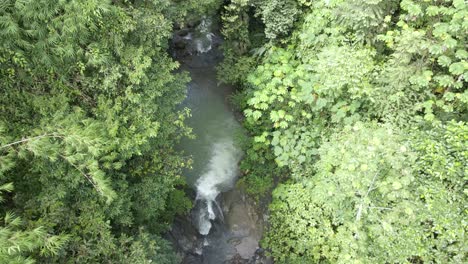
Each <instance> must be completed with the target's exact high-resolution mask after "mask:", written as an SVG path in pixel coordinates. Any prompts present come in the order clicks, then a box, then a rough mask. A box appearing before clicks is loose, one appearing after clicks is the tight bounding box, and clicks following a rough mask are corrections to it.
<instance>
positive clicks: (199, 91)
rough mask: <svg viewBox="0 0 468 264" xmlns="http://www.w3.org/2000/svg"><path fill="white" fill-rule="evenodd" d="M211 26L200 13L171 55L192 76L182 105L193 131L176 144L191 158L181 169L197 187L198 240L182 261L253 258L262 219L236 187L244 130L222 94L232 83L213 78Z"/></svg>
mask: <svg viewBox="0 0 468 264" xmlns="http://www.w3.org/2000/svg"><path fill="white" fill-rule="evenodd" d="M215 31H216V30H215V29H213V28H212V25H211V21H209V20H207V19H204V20H202V21H201V23H199V25H198V26H196V27H194V28H192V29H183V30H181V31H180V32H179V33H178V35H177V36H176V37H177V38H178V41H179V43H176V46H177V47H178V50H176V51H175V52H178V54H175V57H176V58H177V59H178V60H179V62H180V63H181V69H182V70H185V71H188V72H189V73H190V76H191V82H190V84H189V85H188V87H187V98H186V100H185V102H184V103H183V105H182V107H188V108H190V110H191V117H190V118H189V119H188V120H187V125H189V126H190V127H192V128H193V133H194V135H195V136H196V138H195V139H188V138H187V139H184V140H182V142H181V144H180V146H179V148H180V149H181V150H182V151H184V153H185V154H187V155H190V156H191V157H192V160H193V164H192V169H188V170H186V171H185V172H184V174H185V176H186V179H187V182H188V184H189V185H190V186H191V187H192V188H193V190H194V191H195V193H196V196H195V198H194V208H193V209H192V211H191V219H190V220H191V221H190V222H191V225H193V226H194V228H195V229H196V230H197V232H198V234H197V237H198V241H199V242H198V243H196V244H195V245H196V246H195V248H194V249H192V251H193V252H192V253H191V254H192V255H191V258H190V259H187V258H186V259H185V260H184V262H183V263H204V264H218V263H247V262H248V261H249V263H255V262H252V261H253V260H255V253H256V251H257V249H258V241H259V239H260V237H261V226H262V221H261V219H260V218H259V217H258V215H257V214H256V212H255V209H254V207H253V206H252V205H251V204H249V201H248V199H246V197H245V195H244V194H243V193H242V191H240V190H238V189H237V188H236V187H235V183H236V180H237V178H238V176H239V167H238V165H239V162H240V160H241V158H242V155H243V153H242V150H241V148H240V147H239V144H238V143H237V141H238V138H239V136H240V135H242V133H243V130H242V126H241V125H240V124H239V122H238V121H237V120H236V118H235V115H234V112H233V111H232V109H231V107H230V105H229V103H228V100H227V98H228V96H229V95H230V94H231V93H232V92H233V89H232V87H231V86H228V85H223V84H219V83H218V81H217V79H216V70H215V66H216V65H217V63H219V61H220V60H221V59H222V58H221V52H220V51H219V50H218V49H217V46H218V44H219V42H220V41H221V39H220V38H219V36H218V35H219V34H215V33H213V32H215ZM184 229H185V230H187V227H186V226H185V227H184ZM179 233H181V232H179ZM182 233H183V232H182ZM185 233H188V232H185ZM182 236H183V234H182ZM178 240H182V239H181V238H179V239H178ZM193 253H194V254H195V255H198V256H199V257H198V258H194V257H193V255H194V254H193Z"/></svg>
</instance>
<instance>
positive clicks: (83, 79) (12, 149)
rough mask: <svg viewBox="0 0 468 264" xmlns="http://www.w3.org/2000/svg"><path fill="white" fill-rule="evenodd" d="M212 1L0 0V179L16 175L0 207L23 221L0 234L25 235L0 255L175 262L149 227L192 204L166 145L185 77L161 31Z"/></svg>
mask: <svg viewBox="0 0 468 264" xmlns="http://www.w3.org/2000/svg"><path fill="white" fill-rule="evenodd" d="M219 5H220V1H218V0H206V1H110V0H106V1H97V0H85V1H52V0H40V1H30V0H26V1H16V0H7V1H2V3H0V93H1V95H0V181H1V182H13V183H14V184H15V195H14V196H13V195H12V196H8V197H6V199H5V204H4V207H5V210H3V208H2V210H0V212H1V213H2V215H3V214H6V213H7V212H14V213H15V214H16V215H18V216H21V219H22V220H23V221H22V222H21V225H14V226H11V225H9V224H8V223H4V225H2V227H4V229H2V230H5V232H2V234H5V236H4V237H2V242H4V238H5V239H8V238H9V237H10V236H11V237H14V236H15V234H19V235H21V237H24V242H18V243H24V245H26V247H25V246H24V245H23V244H21V245H20V246H21V250H18V251H17V252H16V251H15V252H16V253H15V252H13V251H11V252H7V251H4V250H3V249H2V253H1V254H3V255H2V257H4V256H5V258H7V257H8V258H10V257H11V261H13V259H17V261H19V262H21V260H22V259H24V260H26V259H30V260H31V261H33V260H36V261H37V262H39V263H127V262H128V261H130V262H135V263H149V262H150V260H153V263H154V262H158V263H175V262H176V260H175V259H174V258H173V256H170V255H171V254H173V252H172V251H169V247H168V245H167V242H165V241H164V239H162V238H161V237H160V236H158V234H160V233H161V232H163V231H165V230H167V228H168V226H169V225H170V224H171V221H172V219H173V218H174V216H175V215H176V214H182V213H184V212H186V211H187V210H188V208H189V207H190V206H191V204H190V201H189V199H188V198H187V197H185V195H184V192H183V191H182V189H183V188H184V182H183V180H182V178H181V176H180V175H181V172H182V169H183V168H184V166H185V165H184V164H186V163H185V158H183V157H182V156H181V155H180V154H179V153H177V151H175V149H174V145H175V144H176V143H177V142H178V140H179V139H180V138H181V137H184V136H187V135H188V134H190V129H189V128H187V127H186V126H185V125H184V120H185V118H186V117H187V116H188V115H189V113H188V111H187V110H181V111H177V110H176V109H177V108H176V107H177V106H178V105H179V104H180V103H181V102H182V100H183V99H184V98H185V90H186V83H187V82H188V80H189V78H188V75H187V74H185V73H177V72H176V70H177V68H178V66H179V65H178V63H177V62H175V61H173V60H172V59H171V58H170V57H169V55H168V54H167V49H168V38H169V37H170V36H171V35H172V25H174V24H183V23H185V22H187V20H190V19H193V17H192V16H197V15H199V14H204V13H210V14H211V13H214V10H215V9H217V8H218V7H219ZM15 221H16V222H19V220H15ZM16 222H15V223H16ZM149 234H153V235H149ZM62 235H63V236H66V237H67V238H69V239H68V240H67V243H61V242H60V241H59V240H58V238H60V237H62ZM54 241H55V242H54ZM10 242H11V241H10V240H8V241H5V243H10ZM59 242H60V243H59ZM54 243H55V244H54ZM10 247H14V245H6V244H5V248H10ZM121 247H122V248H121ZM2 248H4V247H3V245H2ZM42 248H44V252H46V251H47V252H49V251H50V252H52V253H54V254H49V253H47V254H45V253H41V252H42ZM47 248H48V249H47ZM123 248H125V250H123ZM4 252H6V253H5V254H7V255H5V254H4ZM10 253H12V254H10ZM8 260H10V259H8ZM0 262H2V263H3V262H5V263H10V262H9V261H3V259H2V260H0Z"/></svg>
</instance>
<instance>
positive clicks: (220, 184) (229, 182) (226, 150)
mask: <svg viewBox="0 0 468 264" xmlns="http://www.w3.org/2000/svg"><path fill="white" fill-rule="evenodd" d="M240 155H241V152H240V150H239V149H238V148H237V147H236V146H235V145H234V142H233V139H232V138H227V139H221V140H219V141H218V142H215V143H213V144H212V145H211V157H210V160H209V162H208V164H207V167H206V172H204V173H203V174H202V175H201V176H200V178H198V180H197V181H196V190H197V200H200V201H202V202H203V204H205V205H206V206H205V207H202V208H200V212H199V219H198V230H199V232H200V234H202V235H207V234H208V233H209V232H210V229H211V226H212V223H211V221H212V220H215V219H216V216H217V215H218V217H219V218H220V219H221V220H223V214H222V210H221V208H220V206H219V204H218V203H217V201H216V197H218V195H219V194H220V193H221V192H222V191H227V190H229V189H231V188H232V187H233V185H234V181H235V179H236V177H237V175H238V167H237V163H238V162H239V159H240ZM215 210H216V212H217V213H218V214H216V213H215Z"/></svg>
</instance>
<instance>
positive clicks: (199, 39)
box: [193, 18, 214, 54]
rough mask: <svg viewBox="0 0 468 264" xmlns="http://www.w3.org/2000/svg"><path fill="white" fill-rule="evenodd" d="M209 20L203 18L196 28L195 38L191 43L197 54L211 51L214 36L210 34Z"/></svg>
mask: <svg viewBox="0 0 468 264" xmlns="http://www.w3.org/2000/svg"><path fill="white" fill-rule="evenodd" d="M211 24H212V22H211V20H210V19H208V18H204V19H203V20H202V21H201V22H200V24H199V25H198V26H197V27H196V35H197V36H196V37H195V39H194V41H193V44H194V45H195V47H194V49H195V50H196V51H197V53H198V54H203V53H207V52H208V51H210V50H211V49H212V46H213V37H214V34H213V33H212V32H211Z"/></svg>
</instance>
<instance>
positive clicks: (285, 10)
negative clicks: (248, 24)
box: [254, 0, 300, 39]
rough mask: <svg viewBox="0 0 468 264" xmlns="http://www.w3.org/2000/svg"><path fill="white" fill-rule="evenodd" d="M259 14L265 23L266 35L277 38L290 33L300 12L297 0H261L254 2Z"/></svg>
mask: <svg viewBox="0 0 468 264" xmlns="http://www.w3.org/2000/svg"><path fill="white" fill-rule="evenodd" d="M254 5H255V6H256V7H257V10H256V12H257V15H259V16H261V19H262V21H263V23H264V24H265V35H266V37H267V38H269V39H276V38H278V37H281V36H285V35H286V34H287V33H289V31H290V29H291V28H292V26H293V23H294V21H295V20H296V18H297V16H298V15H299V13H300V9H299V4H298V3H297V1H296V0H273V1H271V0H259V1H255V4H254Z"/></svg>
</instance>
